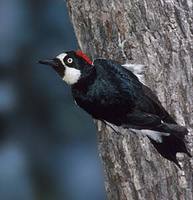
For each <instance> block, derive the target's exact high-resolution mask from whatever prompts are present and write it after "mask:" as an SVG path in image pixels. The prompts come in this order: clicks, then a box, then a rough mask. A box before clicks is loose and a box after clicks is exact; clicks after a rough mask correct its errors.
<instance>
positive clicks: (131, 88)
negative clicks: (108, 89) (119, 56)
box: [94, 59, 176, 127]
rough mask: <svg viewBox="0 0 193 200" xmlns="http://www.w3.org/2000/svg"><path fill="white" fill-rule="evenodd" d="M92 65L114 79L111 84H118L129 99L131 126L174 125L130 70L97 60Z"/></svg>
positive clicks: (152, 94)
mask: <svg viewBox="0 0 193 200" xmlns="http://www.w3.org/2000/svg"><path fill="white" fill-rule="evenodd" d="M94 65H96V66H97V67H99V70H100V68H101V67H102V69H103V70H104V71H105V72H106V76H108V75H109V77H112V79H113V77H115V80H112V82H113V81H114V82H118V83H117V84H119V86H120V88H119V89H120V90H121V91H122V94H123V95H124V96H128V97H130V98H129V99H130V102H128V104H129V103H131V104H132V105H133V110H132V112H130V110H129V112H128V115H127V118H128V123H130V124H132V123H134V124H133V125H135V126H140V125H142V126H143V127H144V126H148V125H150V126H153V125H158V124H160V123H161V121H164V122H166V123H176V122H175V120H174V119H173V118H172V117H171V116H170V115H169V114H168V112H167V111H166V110H165V109H164V107H163V106H162V105H161V103H160V101H159V100H158V98H157V96H156V95H155V94H154V93H153V92H152V91H151V89H149V88H148V87H147V86H145V85H143V84H142V83H141V82H140V81H139V79H138V78H137V76H135V74H133V73H132V72H131V71H130V70H128V69H125V68H124V67H122V66H121V65H120V64H119V63H117V62H115V61H112V60H104V59H97V60H95V61H94ZM124 96H123V97H122V98H124ZM125 98H126V97H125ZM131 101H132V102H131ZM122 106H125V109H126V105H125V104H123V105H122Z"/></svg>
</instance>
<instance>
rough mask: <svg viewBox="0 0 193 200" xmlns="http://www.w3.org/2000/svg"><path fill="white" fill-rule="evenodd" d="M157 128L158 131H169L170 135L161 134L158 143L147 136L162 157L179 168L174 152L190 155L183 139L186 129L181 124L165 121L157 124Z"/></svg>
mask: <svg viewBox="0 0 193 200" xmlns="http://www.w3.org/2000/svg"><path fill="white" fill-rule="evenodd" d="M158 130H159V131H160V132H166V133H170V135H163V136H162V142H160V143H159V142H156V141H154V140H152V139H151V138H149V139H150V141H151V143H152V144H153V146H154V147H155V148H156V149H157V151H158V152H159V153H160V154H161V155H162V156H163V157H164V158H166V159H168V160H170V161H173V162H174V163H175V164H176V165H177V166H178V167H179V168H181V166H180V164H179V163H178V160H177V158H176V153H178V152H179V153H186V154H187V155H188V156H190V157H191V154H190V153H189V151H188V150H187V147H186V144H185V141H184V139H185V135H186V134H187V133H188V130H187V129H186V128H185V127H183V126H179V125H177V124H167V123H163V124H162V125H161V126H159V128H158Z"/></svg>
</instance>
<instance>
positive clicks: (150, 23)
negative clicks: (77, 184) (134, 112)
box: [67, 0, 193, 200]
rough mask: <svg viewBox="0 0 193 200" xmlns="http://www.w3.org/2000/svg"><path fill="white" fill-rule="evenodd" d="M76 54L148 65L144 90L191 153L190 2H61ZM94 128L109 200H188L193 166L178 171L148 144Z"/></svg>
mask: <svg viewBox="0 0 193 200" xmlns="http://www.w3.org/2000/svg"><path fill="white" fill-rule="evenodd" d="M67 5H68V9H69V13H70V17H71V19H72V23H73V26H74V29H75V33H76V36H77V39H78V42H79V45H80V47H81V49H82V50H83V51H84V52H85V53H87V54H88V55H90V56H91V57H92V58H98V57H103V58H106V59H108V58H111V59H114V60H117V61H119V62H121V63H126V62H127V63H138V64H139V63H140V64H144V65H145V66H147V69H146V72H145V77H146V84H147V85H148V86H149V87H150V88H151V89H152V90H153V91H155V92H156V93H157V95H158V97H159V99H160V100H161V102H162V104H163V105H164V106H165V108H166V109H167V110H168V112H169V113H171V114H172V116H174V117H175V118H176V119H177V121H178V122H179V124H181V125H185V126H186V127H187V128H188V129H189V131H190V133H189V135H188V136H187V142H188V146H189V148H190V149H191V150H192V147H193V67H192V66H193V1H192V0H178V1H175V0H141V1H139V0H123V1H117V0H111V1H109V0H84V1H77V0H67ZM97 124H98V139H99V141H98V142H99V153H100V155H101V158H102V162H103V165H104V174H105V187H106V191H107V198H108V199H109V200H136V199H137V200H138V199H140V200H146V199H148V200H153V199H158V200H160V199H162V200H167V199H168V200H171V199H172V200H173V199H179V200H184V199H186V200H193V170H192V169H193V161H192V160H191V159H190V158H188V157H187V156H186V155H184V154H179V156H178V157H179V160H180V163H181V165H182V169H183V170H180V169H178V168H177V167H176V166H175V165H174V164H173V163H171V162H169V161H168V160H166V159H164V158H163V157H161V156H160V155H158V153H157V151H156V150H155V149H154V147H153V146H152V145H151V144H150V142H149V140H148V139H147V138H142V137H140V136H137V135H135V134H133V133H131V132H129V131H128V130H124V129H120V128H118V127H115V129H117V130H118V131H119V132H121V134H118V133H115V132H114V131H113V130H112V129H111V128H109V127H106V126H105V125H104V124H100V122H98V123H97Z"/></svg>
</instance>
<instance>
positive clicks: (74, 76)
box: [39, 51, 191, 167]
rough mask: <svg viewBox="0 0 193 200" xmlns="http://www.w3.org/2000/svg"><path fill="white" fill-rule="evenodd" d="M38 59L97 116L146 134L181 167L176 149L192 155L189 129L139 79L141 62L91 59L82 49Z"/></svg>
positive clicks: (93, 115) (76, 99) (162, 152)
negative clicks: (129, 62) (185, 139)
mask: <svg viewBox="0 0 193 200" xmlns="http://www.w3.org/2000/svg"><path fill="white" fill-rule="evenodd" d="M39 63H41V64H46V65H51V66H52V67H53V68H54V70H55V71H56V72H57V73H58V74H59V76H60V77H61V78H62V79H63V80H64V81H65V82H66V83H67V84H69V85H71V89H72V95H73V98H74V100H75V101H76V103H77V104H78V105H79V106H80V107H81V108H82V109H84V110H85V111H86V112H87V113H89V114H90V115H91V116H92V117H93V118H94V119H98V120H101V121H103V122H105V123H110V124H113V125H116V126H121V127H124V128H128V129H131V130H135V132H136V133H141V134H143V135H146V136H147V137H148V138H149V140H150V141H151V143H152V144H153V146H154V147H155V148H156V149H157V151H158V152H159V153H160V154H161V155H162V156H163V157H165V158H166V159H168V160H170V161H173V162H174V163H175V164H176V165H177V166H179V167H180V165H179V163H178V161H177V159H176V153H177V152H182V153H186V154H187V155H189V156H191V155H190V153H189V152H188V150H187V148H186V145H185V142H184V138H185V135H186V134H187V133H188V131H187V129H186V128H185V127H184V126H180V125H178V124H177V122H176V121H175V120H174V119H173V118H172V117H171V116H170V115H169V114H168V112H167V111H166V110H165V109H164V107H163V106H162V105H161V103H160V101H159V100H158V98H157V96H156V95H155V94H154V93H153V92H152V91H151V90H150V88H148V87H147V86H146V85H144V84H143V83H142V82H140V80H139V79H140V78H141V74H140V73H141V70H142V69H143V67H142V65H127V66H124V65H120V64H118V63H117V62H115V61H113V60H106V59H96V60H94V62H92V61H91V60H90V59H89V58H88V57H87V56H86V55H85V54H84V53H83V52H82V51H69V52H66V53H62V54H60V55H58V56H57V57H55V58H54V59H51V60H44V61H39ZM132 71H133V72H134V73H133V72H132Z"/></svg>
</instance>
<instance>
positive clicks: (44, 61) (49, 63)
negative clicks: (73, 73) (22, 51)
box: [39, 59, 59, 67]
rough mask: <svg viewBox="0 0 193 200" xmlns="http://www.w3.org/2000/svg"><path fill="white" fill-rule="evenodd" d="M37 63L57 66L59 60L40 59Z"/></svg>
mask: <svg viewBox="0 0 193 200" xmlns="http://www.w3.org/2000/svg"><path fill="white" fill-rule="evenodd" d="M39 63H40V64H42V65H49V66H52V67H58V66H59V62H58V60H57V59H47V60H40V61H39Z"/></svg>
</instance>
